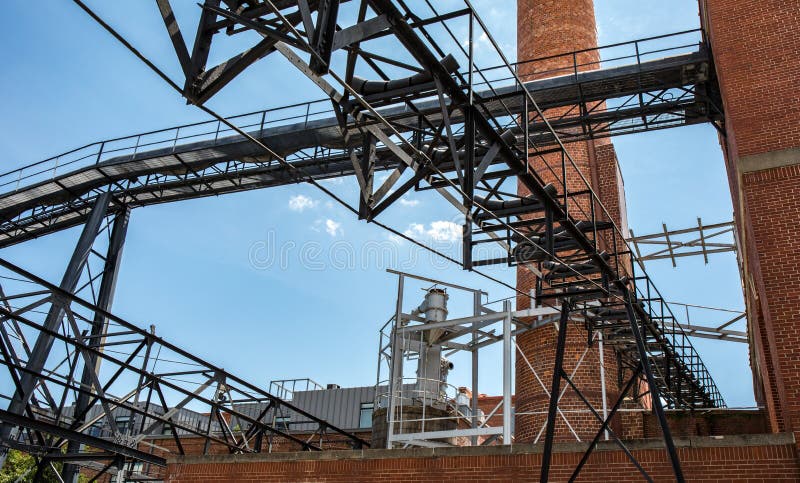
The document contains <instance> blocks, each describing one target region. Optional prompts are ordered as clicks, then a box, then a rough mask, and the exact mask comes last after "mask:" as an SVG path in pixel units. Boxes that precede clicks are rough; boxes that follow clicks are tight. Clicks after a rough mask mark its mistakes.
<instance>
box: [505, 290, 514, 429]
mask: <svg viewBox="0 0 800 483" xmlns="http://www.w3.org/2000/svg"><path fill="white" fill-rule="evenodd" d="M503 311H504V312H505V314H506V315H505V317H504V318H503V444H507V445H508V444H511V392H512V389H511V356H512V351H511V301H510V300H505V301H503Z"/></svg>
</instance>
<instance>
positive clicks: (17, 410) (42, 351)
mask: <svg viewBox="0 0 800 483" xmlns="http://www.w3.org/2000/svg"><path fill="white" fill-rule="evenodd" d="M110 201H111V193H110V192H105V193H103V194H101V195H100V196H99V197H98V198H97V200H96V201H95V204H94V207H93V208H92V213H91V215H90V216H89V219H88V221H87V222H86V225H85V226H84V227H83V231H82V232H81V235H80V238H79V239H78V243H77V245H76V246H75V250H74V251H73V253H72V257H71V258H70V260H69V263H68V265H67V269H66V271H65V272H64V276H63V278H62V279H61V285H60V288H61V290H63V291H65V292H67V293H70V294H71V293H73V292H74V291H75V288H76V287H77V285H78V281H79V280H80V277H81V273H82V272H83V267H84V266H85V265H86V261H87V259H88V257H89V253H90V251H91V249H92V245H93V244H94V240H95V238H96V237H97V234H98V233H99V232H100V227H101V226H102V223H103V220H104V219H105V216H106V212H107V211H108V205H109V202H110ZM64 303H68V301H66V300H59V299H58V298H56V297H55V296H54V298H53V300H51V306H50V310H49V311H48V313H47V317H46V319H45V321H44V328H45V329H46V331H50V332H53V331H56V330H57V329H58V326H59V324H60V323H61V319H62V318H63V317H64V305H63V304H64ZM54 340H55V339H54V338H53V337H52V335H50V334H48V333H47V332H40V333H39V337H38V338H37V339H36V344H35V345H34V346H33V350H32V351H31V355H30V358H29V359H28V362H27V364H26V366H25V367H26V369H28V370H29V371H30V372H25V373H23V374H22V375H21V377H20V387H21V389H22V392H20V391H15V393H14V396H13V397H12V399H11V402H10V403H9V405H8V411H9V412H10V413H13V414H23V412H24V411H25V407H26V406H27V404H28V401H29V400H30V398H31V396H32V395H33V391H34V388H35V387H36V384H37V383H38V377H37V376H36V374H40V373H41V372H42V369H44V365H45V362H46V361H47V358H48V356H49V355H50V349H51V347H52V346H53V342H54ZM11 430H12V426H11V425H10V424H8V423H4V424H2V425H0V441H2V440H6V439H8V438H9V436H10V435H11ZM3 464H5V454H3V455H0V467H2V465H3Z"/></svg>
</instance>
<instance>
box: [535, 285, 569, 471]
mask: <svg viewBox="0 0 800 483" xmlns="http://www.w3.org/2000/svg"><path fill="white" fill-rule="evenodd" d="M570 309H571V307H570V303H569V301H568V300H566V299H565V300H564V302H562V303H561V320H560V321H559V323H558V339H557V342H556V359H555V364H554V365H553V383H552V385H551V387H550V405H549V406H548V408H547V431H546V432H545V437H544V452H543V453H542V471H541V476H540V481H542V482H543V483H546V482H547V479H548V476H549V474H550V458H551V454H552V452H553V438H554V437H555V431H556V412H557V411H558V399H559V396H560V393H561V391H560V386H561V372H562V365H563V362H564V348H565V346H566V344H567V324H568V323H569V312H570Z"/></svg>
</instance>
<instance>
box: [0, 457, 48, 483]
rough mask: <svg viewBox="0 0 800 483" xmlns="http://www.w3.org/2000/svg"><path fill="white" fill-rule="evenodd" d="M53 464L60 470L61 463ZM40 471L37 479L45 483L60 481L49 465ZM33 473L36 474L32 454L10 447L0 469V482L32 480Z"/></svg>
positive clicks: (13, 482)
mask: <svg viewBox="0 0 800 483" xmlns="http://www.w3.org/2000/svg"><path fill="white" fill-rule="evenodd" d="M54 465H55V467H56V469H57V470H58V471H61V463H54ZM42 473H43V474H42V475H41V479H40V480H39V481H43V482H46V483H51V482H53V483H56V482H58V481H60V480H59V478H58V476H57V475H56V474H55V473H54V472H53V468H52V467H50V465H48V466H47V468H46V469H45V471H43V472H42ZM34 475H36V460H34V459H33V456H31V455H29V454H28V453H23V452H22V451H17V450H14V449H12V450H10V451H9V452H8V458H7V459H6V464H5V465H4V466H3V470H2V471H0V483H15V482H17V481H19V482H23V483H28V482H33V477H34Z"/></svg>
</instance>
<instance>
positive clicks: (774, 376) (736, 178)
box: [703, 0, 800, 434]
mask: <svg viewBox="0 0 800 483" xmlns="http://www.w3.org/2000/svg"><path fill="white" fill-rule="evenodd" d="M703 7H704V10H705V23H706V27H707V31H708V33H709V36H710V39H711V44H712V48H713V54H714V61H715V65H716V71H717V75H718V77H719V82H720V88H721V90H722V97H723V105H724V109H725V128H726V132H727V137H726V138H724V139H722V143H723V147H724V148H725V154H726V164H727V171H728V175H729V182H730V187H731V194H732V196H733V201H734V212H735V219H736V222H737V231H738V238H739V241H740V244H741V255H742V268H743V279H744V285H745V287H744V290H745V299H746V301H747V309H748V323H749V328H748V329H749V332H750V338H751V342H752V346H751V365H752V366H753V370H754V381H755V384H756V391H755V392H756V396H757V400H758V402H759V403H760V404H763V405H765V407H766V409H767V412H768V415H769V420H770V425H771V429H772V430H773V431H784V430H792V429H794V430H795V431H797V430H800V349H798V347H800V332H799V331H797V329H796V327H797V323H798V305H799V304H798V302H800V277H798V275H797V270H796V268H795V266H796V258H797V257H796V253H797V249H798V242H797V240H796V237H795V236H794V233H795V232H796V226H795V224H794V223H792V220H793V219H796V218H797V215H798V214H800V170H798V168H797V163H800V154H798V153H796V152H795V153H792V152H791V151H788V150H792V149H797V148H800V122H798V119H800V94H798V93H800V63H798V61H797V59H798V56H800V36H798V35H797V28H798V27H797V26H798V23H800V2H797V1H796V0H709V1H704V2H703ZM773 155H778V156H779V157H781V158H782V160H781V161H780V162H779V163H778V164H777V165H776V164H768V161H767V159H766V157H767V156H773ZM796 434H800V433H796Z"/></svg>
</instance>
